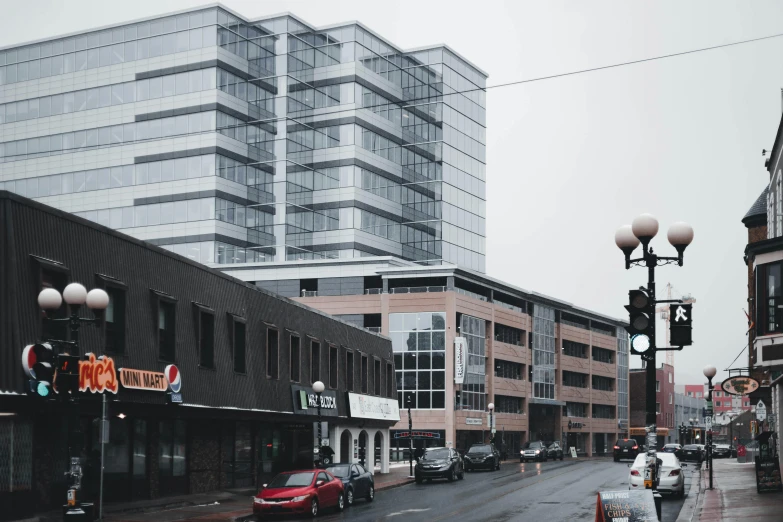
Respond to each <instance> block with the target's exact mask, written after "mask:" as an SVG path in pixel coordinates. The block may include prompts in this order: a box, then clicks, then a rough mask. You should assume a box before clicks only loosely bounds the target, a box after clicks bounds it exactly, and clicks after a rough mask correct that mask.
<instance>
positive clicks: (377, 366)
mask: <svg viewBox="0 0 783 522" xmlns="http://www.w3.org/2000/svg"><path fill="white" fill-rule="evenodd" d="M372 386H373V393H374V394H375V395H380V394H381V361H379V360H378V359H374V360H373V372H372Z"/></svg>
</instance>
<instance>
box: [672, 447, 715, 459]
mask: <svg viewBox="0 0 783 522" xmlns="http://www.w3.org/2000/svg"><path fill="white" fill-rule="evenodd" d="M694 446H698V447H699V449H701V460H707V446H706V445H705V444H694ZM712 449H713V450H715V445H714V444H713V445H712ZM680 460H682V459H680Z"/></svg>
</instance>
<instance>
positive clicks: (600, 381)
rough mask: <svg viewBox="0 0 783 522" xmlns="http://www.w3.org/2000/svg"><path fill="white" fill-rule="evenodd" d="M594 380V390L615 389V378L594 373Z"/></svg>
mask: <svg viewBox="0 0 783 522" xmlns="http://www.w3.org/2000/svg"><path fill="white" fill-rule="evenodd" d="M564 373H565V372H564ZM592 381H593V389H594V390H600V391H614V379H612V378H609V377H601V376H600V375H593V379H592Z"/></svg>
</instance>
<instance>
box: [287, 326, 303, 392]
mask: <svg viewBox="0 0 783 522" xmlns="http://www.w3.org/2000/svg"><path fill="white" fill-rule="evenodd" d="M299 342H300V341H299V336H297V335H292V336H291V351H290V357H291V382H299V370H300V368H301V365H302V357H301V354H300V353H299Z"/></svg>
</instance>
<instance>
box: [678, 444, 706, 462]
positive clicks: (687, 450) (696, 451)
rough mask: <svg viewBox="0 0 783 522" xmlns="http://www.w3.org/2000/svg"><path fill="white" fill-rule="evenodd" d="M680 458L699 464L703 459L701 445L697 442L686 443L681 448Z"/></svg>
mask: <svg viewBox="0 0 783 522" xmlns="http://www.w3.org/2000/svg"><path fill="white" fill-rule="evenodd" d="M682 454H683V456H682V460H683V462H685V461H689V462H698V463H699V464H701V463H702V461H704V453H702V450H701V447H699V445H698V444H688V445H687V446H683V448H682Z"/></svg>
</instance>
